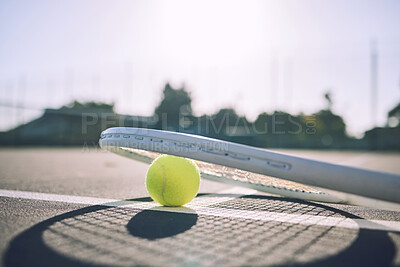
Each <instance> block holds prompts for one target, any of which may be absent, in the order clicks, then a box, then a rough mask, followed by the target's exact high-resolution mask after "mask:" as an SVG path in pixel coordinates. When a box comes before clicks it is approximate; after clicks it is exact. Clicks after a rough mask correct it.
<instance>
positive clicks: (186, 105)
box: [154, 83, 192, 130]
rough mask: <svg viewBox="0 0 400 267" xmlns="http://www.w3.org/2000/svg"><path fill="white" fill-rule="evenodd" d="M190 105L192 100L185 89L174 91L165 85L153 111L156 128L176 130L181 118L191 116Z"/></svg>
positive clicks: (168, 85)
mask: <svg viewBox="0 0 400 267" xmlns="http://www.w3.org/2000/svg"><path fill="white" fill-rule="evenodd" d="M191 104H192V99H191V98H190V94H189V93H188V92H187V91H186V90H185V88H181V89H174V88H172V87H171V85H170V84H169V83H167V84H166V85H165V88H164V91H163V99H162V100H161V102H160V104H159V105H158V106H157V107H156V109H155V111H154V114H155V115H156V116H157V117H158V122H157V124H156V128H158V129H165V130H178V129H179V128H180V120H181V118H182V116H189V117H190V116H192V105H191Z"/></svg>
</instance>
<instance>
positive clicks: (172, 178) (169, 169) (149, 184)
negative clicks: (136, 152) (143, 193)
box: [146, 155, 200, 207]
mask: <svg viewBox="0 0 400 267" xmlns="http://www.w3.org/2000/svg"><path fill="white" fill-rule="evenodd" d="M199 186H200V173H199V169H198V168H197V165H196V164H195V163H194V162H193V161H192V160H190V159H186V158H181V157H176V156H171V155H163V156H160V157H158V158H157V159H155V160H154V161H153V162H152V163H151V165H150V167H149V169H148V170H147V174H146V188H147V192H148V193H149V195H150V197H151V198H152V199H153V200H154V201H156V202H158V203H160V204H161V205H164V206H170V207H178V206H182V205H184V204H186V203H188V202H190V201H191V200H192V199H193V198H194V197H195V196H196V195H197V192H198V191H199Z"/></svg>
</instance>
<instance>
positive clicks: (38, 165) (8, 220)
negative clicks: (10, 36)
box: [0, 148, 400, 266]
mask: <svg viewBox="0 0 400 267" xmlns="http://www.w3.org/2000/svg"><path fill="white" fill-rule="evenodd" d="M282 152H284V153H288V154H295V155H299V156H304V157H308V158H312V159H319V160H323V161H328V162H333V163H342V164H346V165H351V166H359V167H364V168H369V169H374V170H381V171H387V172H393V173H400V154H398V153H387V152H386V153H378V152H375V153H372V152H337V151H301V150H299V151H292V150H290V151H289V150H288V151H282ZM147 167H148V166H147V165H145V164H142V163H138V162H135V161H133V160H129V159H126V158H122V157H120V156H117V155H114V154H112V153H108V152H105V151H102V150H100V149H94V148H91V149H79V148H74V149H72V148H71V149H63V148H54V149H48V148H42V149H38V148H24V149H2V150H0V170H1V171H0V206H1V209H0V213H1V214H0V252H1V264H2V265H3V266H22V265H23V266H71V265H74V266H105V265H107V266H109V265H117V266H132V265H141V266H143V265H151V266H176V265H179V266H249V265H252V266H265V265H284V266H287V265H295V266H296V265H298V266H313V265H316V266H338V265H363V266H395V265H400V254H399V253H400V212H394V211H384V210H376V209H371V208H363V207H355V206H347V205H335V204H325V203H316V202H307V201H298V200H292V199H287V198H282V197H279V196H273V195H267V194H264V193H260V192H257V191H254V190H249V189H245V188H238V187H232V186H230V185H226V184H219V183H215V182H210V181H207V180H202V182H201V187H200V193H199V195H198V196H197V197H196V198H195V199H194V200H193V201H192V202H191V203H189V204H187V205H185V207H181V208H165V207H160V206H159V205H157V204H156V203H154V202H152V201H151V199H150V198H149V197H148V195H147V193H146V189H145V186H144V181H145V174H146V170H147ZM399 193H400V192H399Z"/></svg>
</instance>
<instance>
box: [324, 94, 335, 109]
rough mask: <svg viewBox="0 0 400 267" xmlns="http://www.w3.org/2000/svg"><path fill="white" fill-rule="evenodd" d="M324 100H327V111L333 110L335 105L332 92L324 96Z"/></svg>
mask: <svg viewBox="0 0 400 267" xmlns="http://www.w3.org/2000/svg"><path fill="white" fill-rule="evenodd" d="M324 98H325V100H326V103H327V109H328V110H331V109H332V105H333V101H332V94H331V92H330V91H328V92H326V93H325V94H324Z"/></svg>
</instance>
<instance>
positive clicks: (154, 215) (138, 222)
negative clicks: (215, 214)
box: [126, 207, 198, 240]
mask: <svg viewBox="0 0 400 267" xmlns="http://www.w3.org/2000/svg"><path fill="white" fill-rule="evenodd" d="M174 209H176V210H177V211H176V212H173V210H174ZM167 210H168V211H167ZM197 217H198V216H197V214H196V212H195V211H193V210H192V209H189V208H185V207H178V208H165V209H164V208H163V207H156V208H152V209H148V210H143V211H141V212H139V213H138V214H136V215H135V216H133V217H132V219H131V220H130V221H129V222H128V224H127V226H126V227H127V229H128V231H129V233H130V234H131V235H133V236H136V237H141V238H146V239H149V240H155V239H159V238H165V237H170V236H174V235H177V234H180V233H183V232H185V231H187V230H189V229H190V228H191V227H192V226H193V225H195V224H196V222H197Z"/></svg>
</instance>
